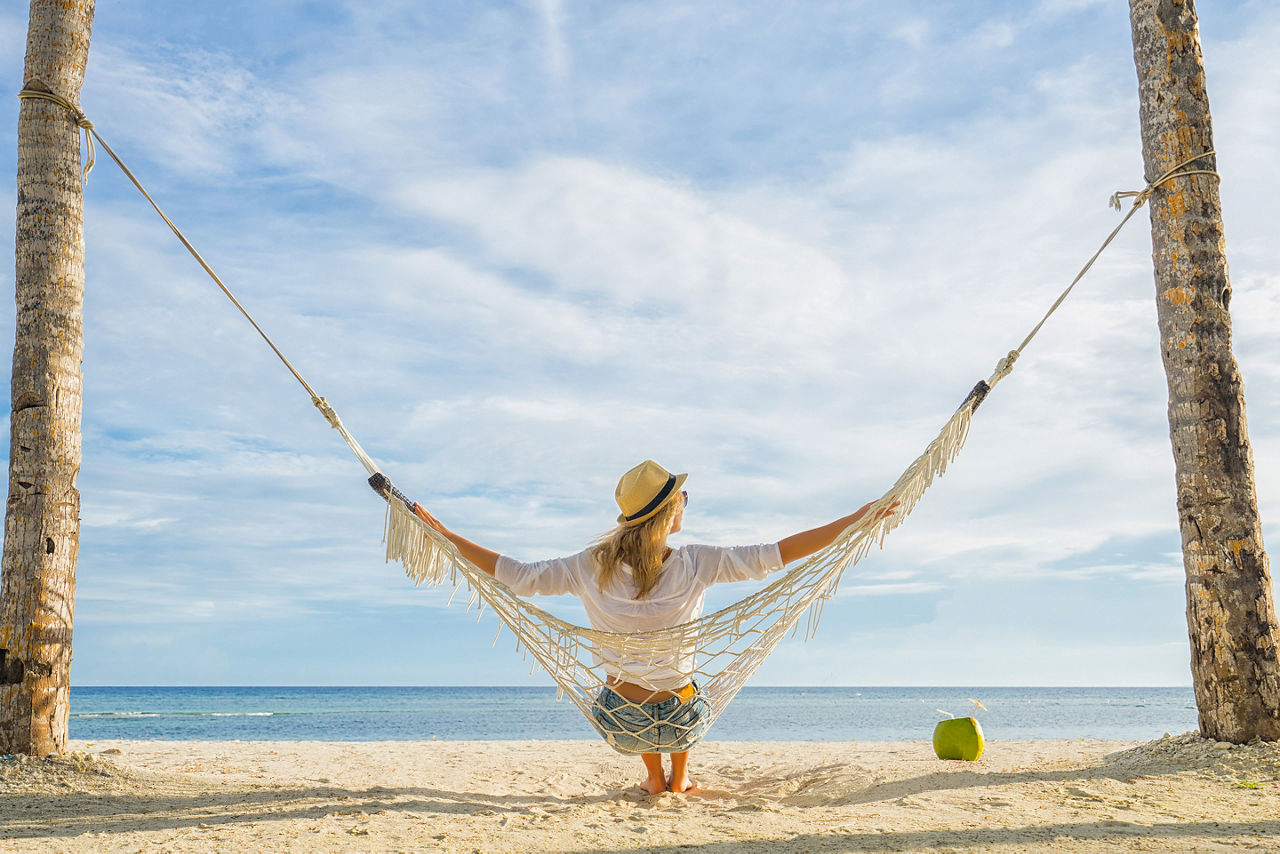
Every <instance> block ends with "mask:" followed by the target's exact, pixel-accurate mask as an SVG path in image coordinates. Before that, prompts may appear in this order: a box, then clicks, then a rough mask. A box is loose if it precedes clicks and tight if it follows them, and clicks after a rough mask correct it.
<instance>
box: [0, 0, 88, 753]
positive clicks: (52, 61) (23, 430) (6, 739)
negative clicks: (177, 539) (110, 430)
mask: <svg viewBox="0 0 1280 854" xmlns="http://www.w3.org/2000/svg"><path fill="white" fill-rule="evenodd" d="M93 12H94V0H32V2H31V19H30V26H29V29H28V33H27V55H26V63H25V66H24V70H23V88H27V89H39V90H43V91H47V92H52V93H54V94H57V95H60V96H62V97H63V98H66V99H68V100H70V101H71V102H73V103H76V102H78V101H79V100H80V85H81V83H82V81H83V80H84V70H85V63H86V61H87V60H88V55H89V34H90V30H91V28H92V24H93ZM80 169H81V167H80V129H79V128H78V127H77V126H76V123H75V120H74V118H73V117H72V115H71V114H70V113H69V112H68V111H67V110H65V109H64V108H62V107H60V106H58V105H56V104H53V103H50V102H48V101H41V100H23V101H22V102H21V108H20V112H19V116H18V209H17V244H16V250H17V251H16V255H17V276H16V279H15V282H16V294H15V296H16V302H17V335H16V342H15V345H14V349H13V385H12V408H13V411H12V415H11V416H10V426H9V431H10V432H9V498H8V503H7V506H6V508H5V523H4V556H3V566H2V567H0V585H2V589H0V753H30V754H34V755H38V756H44V755H47V754H50V753H62V752H64V751H65V750H66V744H67V714H68V708H69V699H70V698H69V682H70V680H69V676H70V669H71V624H72V615H73V612H74V608H75V570H76V557H77V555H78V553H79V549H80V493H79V492H78V491H77V489H76V476H77V475H78V474H79V471H80V408H81V404H80V360H81V354H82V352H83V342H82V306H83V303H84V229H83V182H82V177H81V171H80Z"/></svg>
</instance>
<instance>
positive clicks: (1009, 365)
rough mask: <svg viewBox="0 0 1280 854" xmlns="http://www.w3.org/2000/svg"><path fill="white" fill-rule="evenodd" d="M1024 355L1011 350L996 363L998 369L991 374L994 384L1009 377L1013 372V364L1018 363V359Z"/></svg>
mask: <svg viewBox="0 0 1280 854" xmlns="http://www.w3.org/2000/svg"><path fill="white" fill-rule="evenodd" d="M1021 355H1022V353H1021V352H1020V351H1018V350H1010V351H1009V352H1008V353H1007V354H1006V355H1005V357H1004V358H1003V359H1001V360H1000V361H999V362H996V369H995V370H994V371H992V373H991V380H992V384H994V383H995V382H996V381H999V380H1002V379H1004V378H1005V377H1007V376H1009V372H1010V371H1012V370H1013V363H1014V362H1016V361H1018V357H1019V356H1021Z"/></svg>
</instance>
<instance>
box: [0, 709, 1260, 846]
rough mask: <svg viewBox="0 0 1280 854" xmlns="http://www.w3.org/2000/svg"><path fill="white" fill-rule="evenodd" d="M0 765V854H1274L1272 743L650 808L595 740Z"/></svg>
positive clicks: (761, 790)
mask: <svg viewBox="0 0 1280 854" xmlns="http://www.w3.org/2000/svg"><path fill="white" fill-rule="evenodd" d="M72 749H73V751H74V752H72V753H70V754H68V755H67V756H63V757H59V758H51V759H31V758H25V757H10V758H5V759H3V760H0V850H3V851H39V852H44V854H49V852H55V851H77V852H79V851H86V852H87V851H93V852H98V851H129V852H137V851H143V852H151V851H155V852H161V851H233V852H245V854H249V852H259V851H299V852H303V851H306V852H310V851H318V852H325V851H465V852H470V851H521V852H524V851H572V852H596V851H608V852H612V851H656V852H664V854H665V853H666V852H671V854H674V852H679V851H693V850H697V851H708V852H725V854H729V852H766V851H767V852H778V851H863V850H869V851H998V852H1004V851H1008V852H1013V851H1018V852H1023V851H1073V852H1074V851H1114V850H1117V849H1118V850H1131V851H1139V850H1145V851H1242V850H1258V851H1277V850H1280V744H1255V745H1245V746H1239V747H1235V746H1226V745H1215V744H1214V743H1213V742H1209V741H1204V740H1202V739H1200V738H1199V737H1198V736H1195V735H1192V734H1187V735H1183V736H1176V737H1166V738H1163V739H1159V740H1157V741H1153V742H1149V743H1146V744H1137V743H1129V742H1113V741H1111V742H1109V741H1007V742H1002V741H995V742H990V743H988V745H987V751H986V755H984V756H983V757H982V759H980V760H979V761H977V762H943V761H940V760H938V759H935V758H934V756H933V752H932V748H931V746H930V745H929V744H927V743H924V742H889V743H858V742H840V743H834V742H832V743H825V742H824V743H813V742H808V743H795V742H770V743H746V742H710V743H707V744H704V745H702V746H700V747H699V748H698V749H696V750H695V751H694V754H693V764H692V767H693V769H694V771H695V772H696V773H695V777H696V779H697V780H698V782H699V783H700V784H701V786H702V787H703V789H704V792H703V794H701V795H700V796H687V795H686V796H682V795H675V794H671V793H667V794H663V795H659V796H656V797H651V796H647V795H645V794H643V793H642V792H641V791H640V789H639V788H638V787H637V786H636V785H635V783H636V782H637V781H638V780H639V778H640V770H641V766H640V762H639V761H638V760H636V759H634V758H632V757H623V756H619V755H617V754H615V753H613V752H612V751H611V750H609V749H608V748H607V747H606V746H604V745H603V744H600V743H598V742H589V741H546V742H529V741H524V742H503V741H487V742H456V741H455V742H449V741H434V742H372V743H370V742H341V743H329V742H326V743H321V742H178V741H170V742H164V741H111V742H106V741H100V742H92V743H89V742H74V743H73V745H72Z"/></svg>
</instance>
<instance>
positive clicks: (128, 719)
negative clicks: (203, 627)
mask: <svg viewBox="0 0 1280 854" xmlns="http://www.w3.org/2000/svg"><path fill="white" fill-rule="evenodd" d="M556 693H557V692H556V688H555V686H551V685H548V686H527V685H525V686H501V685H494V686H490V685H485V686H478V685H471V686H468V685H448V686H398V685H339V686H314V685H312V686H289V685H261V686H252V685H250V686H226V685H209V686H201V685H188V686H164V685H160V686H119V685H116V686H88V685H75V686H72V688H71V710H70V735H71V737H72V738H73V739H77V740H86V741H92V740H104V739H144V740H145V739H155V740H178V741H204V740H210V741H222V740H226V741H237V740H239V741H259V740H266V741H276V740H288V741H295V740H296V741H431V740H433V739H435V740H447V741H472V740H474V741H507V740H535V739H557V740H559V739H583V740H591V739H595V738H597V736H596V734H595V731H594V730H593V729H592V728H591V726H590V725H589V724H588V723H587V722H586V721H585V720H584V719H583V717H582V715H581V713H580V712H579V711H578V709H577V707H576V706H574V705H573V704H572V703H571V702H570V701H569V700H568V699H567V698H566V699H560V700H557V697H556ZM971 699H976V700H979V701H981V702H982V704H983V705H984V706H985V707H986V708H985V709H979V708H978V707H977V706H975V705H973V703H971V702H970V700H971ZM971 713H975V714H976V717H977V718H978V720H979V722H980V723H981V724H982V726H983V728H984V730H985V731H986V734H987V737H988V738H990V739H1007V740H1012V739H1018V740H1021V739H1074V738H1090V739H1105V740H1123V741H1145V740H1150V739H1154V738H1159V737H1160V736H1161V735H1163V734H1164V733H1165V732H1174V733H1177V732H1184V731H1186V730H1190V729H1195V728H1196V726H1197V719H1196V716H1197V712H1196V708H1195V700H1194V695H1193V692H1192V689H1191V687H1190V686H856V685H851V686H830V685H825V686H766V685H760V686H748V687H746V688H744V689H743V690H742V691H741V692H740V693H739V694H738V695H737V696H736V697H735V698H734V700H733V701H732V702H731V703H730V704H729V707H728V708H727V709H726V710H725V711H724V713H723V714H722V715H721V717H720V718H719V720H717V721H716V723H715V725H714V726H713V727H712V729H711V731H710V733H709V734H708V740H711V741H717V740H718V741H911V740H928V739H929V738H931V736H932V730H933V726H934V725H935V724H936V723H937V721H938V720H940V719H942V718H945V717H948V716H950V717H967V716H969V715H970V714H971Z"/></svg>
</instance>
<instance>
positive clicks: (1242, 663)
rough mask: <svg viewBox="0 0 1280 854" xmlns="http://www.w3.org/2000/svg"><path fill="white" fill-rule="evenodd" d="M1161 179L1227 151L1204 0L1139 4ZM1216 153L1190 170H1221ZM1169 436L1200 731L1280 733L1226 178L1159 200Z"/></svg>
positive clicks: (1152, 147) (1178, 181) (1277, 636)
mask: <svg viewBox="0 0 1280 854" xmlns="http://www.w3.org/2000/svg"><path fill="white" fill-rule="evenodd" d="M1129 8H1130V20H1131V22H1132V25H1133V46H1134V62H1135V64H1136V66H1137V71H1138V93H1139V103H1140V118H1141V123H1142V155H1143V162H1144V164H1145V168H1146V173H1147V179H1148V180H1153V179H1155V178H1158V177H1159V176H1161V175H1163V174H1164V173H1165V172H1166V171H1168V170H1169V169H1171V168H1173V167H1174V166H1176V165H1177V164H1179V163H1181V162H1182V161H1184V160H1186V159H1187V158H1190V157H1194V156H1196V155H1198V154H1203V153H1204V152H1207V151H1211V150H1212V149H1213V129H1212V122H1211V117H1210V114H1209V98H1208V95H1207V93H1206V90H1205V77H1204V58H1203V56H1202V55H1201V52H1200V36H1199V29H1198V24H1197V18H1196V11H1195V4H1194V2H1193V0H1130V4H1129ZM1216 166H1217V160H1216V158H1215V157H1206V158H1203V159H1201V160H1198V161H1196V163H1195V164H1194V165H1193V166H1192V167H1189V168H1196V169H1215V168H1216ZM1151 242H1152V257H1153V259H1154V262H1155V279H1156V306H1157V314H1158V317H1159V323H1160V344H1161V353H1162V356H1163V359H1164V368H1165V374H1166V376H1167V378H1168V384H1169V436H1170V439H1171V441H1172V444H1173V458H1174V463H1175V471H1176V477H1177V506H1178V519H1179V524H1180V528H1181V532H1182V555H1183V564H1184V567H1185V570H1186V590H1187V628H1188V631H1189V633H1190V637H1191V673H1192V681H1193V683H1194V687H1195V696H1196V706H1197V708H1198V709H1199V713H1200V732H1201V734H1202V735H1204V736H1205V737H1206V738H1213V739H1217V740H1220V741H1230V742H1236V743H1241V742H1245V741H1249V740H1250V739H1252V738H1254V737H1261V738H1263V739H1267V740H1277V739H1280V668H1278V667H1277V661H1276V644H1277V640H1280V629H1278V628H1277V624H1276V609H1275V601H1274V599H1273V593H1272V587H1271V576H1270V572H1269V569H1268V561H1267V553H1266V551H1265V550H1264V548H1263V543H1262V527H1261V522H1260V520H1259V517H1258V502H1257V497H1256V494H1255V490H1254V479H1253V451H1252V449H1251V448H1250V445H1249V431H1248V427H1247V424H1246V422H1245V408H1244V385H1243V381H1242V379H1241V376H1240V371H1239V368H1238V367H1237V365H1236V360H1235V355H1234V354H1233V352H1232V349H1231V316H1230V314H1228V311H1227V307H1228V304H1229V303H1230V299H1231V284H1230V281H1229V279H1228V276H1227V260H1226V250H1225V240H1224V232H1223V225H1222V206H1221V204H1220V201H1219V197H1218V182H1217V180H1216V179H1215V177H1214V176H1212V175H1195V176H1190V177H1180V178H1174V179H1172V180H1171V181H1169V182H1168V183H1166V184H1164V185H1163V186H1161V187H1160V188H1159V189H1157V190H1156V191H1155V192H1154V194H1153V195H1152V196H1151Z"/></svg>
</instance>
